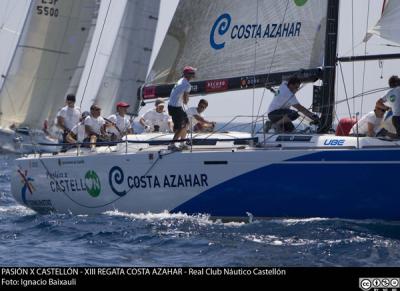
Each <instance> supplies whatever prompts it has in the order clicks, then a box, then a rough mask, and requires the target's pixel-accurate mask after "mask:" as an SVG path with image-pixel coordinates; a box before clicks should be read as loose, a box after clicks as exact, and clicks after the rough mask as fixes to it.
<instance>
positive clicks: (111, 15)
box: [77, 0, 127, 110]
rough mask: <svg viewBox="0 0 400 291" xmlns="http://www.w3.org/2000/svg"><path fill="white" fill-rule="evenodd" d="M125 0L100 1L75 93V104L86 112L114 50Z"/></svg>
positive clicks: (95, 94) (94, 96)
mask: <svg viewBox="0 0 400 291" xmlns="http://www.w3.org/2000/svg"><path fill="white" fill-rule="evenodd" d="M126 4H127V0H118V1H113V0H103V1H101V5H100V10H99V17H98V19H99V20H101V21H99V22H98V24H97V25H96V29H95V31H94V36H93V41H92V43H91V46H90V50H89V55H88V57H87V60H86V64H85V68H84V71H83V75H82V79H81V81H80V84H79V88H78V93H77V104H78V105H79V106H81V107H82V109H84V110H87V109H88V108H89V107H90V105H91V104H92V103H93V102H94V100H95V98H96V96H97V93H98V91H99V87H100V84H101V81H102V79H103V76H104V73H105V71H106V69H107V64H108V63H109V59H110V56H111V53H112V50H113V48H114V43H115V40H116V38H117V34H118V29H119V27H120V25H121V21H122V18H123V15H124V11H125V8H126Z"/></svg>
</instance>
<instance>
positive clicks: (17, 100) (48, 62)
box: [0, 0, 97, 128]
mask: <svg viewBox="0 0 400 291" xmlns="http://www.w3.org/2000/svg"><path fill="white" fill-rule="evenodd" d="M96 7H97V5H96V1H95V0H58V1H47V2H45V1H40V0H35V1H33V3H32V4H31V7H30V10H29V16H28V19H27V22H26V25H25V27H24V30H23V34H22V37H21V39H20V42H19V44H18V47H17V50H16V53H15V56H14V59H13V61H12V64H11V68H10V72H9V75H8V76H7V79H6V81H5V84H4V87H3V90H2V92H1V95H0V109H1V113H2V115H1V120H0V121H1V125H2V126H9V125H11V124H17V125H19V124H26V125H28V126H30V127H34V128H41V125H42V123H43V121H44V120H45V119H47V118H48V115H49V113H50V112H51V111H54V108H59V107H61V106H62V104H63V103H64V98H65V94H66V93H67V89H68V86H69V83H70V81H71V78H72V75H73V73H74V71H75V69H76V66H77V65H78V62H79V58H80V55H81V52H82V50H83V46H84V44H85V41H86V39H87V37H88V32H89V29H88V28H89V27H90V25H91V22H92V18H93V16H94V11H96V10H97V8H96Z"/></svg>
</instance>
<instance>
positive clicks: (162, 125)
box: [139, 98, 173, 132]
mask: <svg viewBox="0 0 400 291" xmlns="http://www.w3.org/2000/svg"><path fill="white" fill-rule="evenodd" d="M164 107H165V103H164V101H163V100H162V99H161V98H158V99H157V100H156V102H155V108H153V109H151V110H149V111H147V112H146V113H145V114H143V115H142V117H141V118H140V121H139V122H140V124H141V125H142V126H143V127H144V130H145V131H146V132H172V131H173V130H172V128H173V126H172V120H171V118H170V116H169V115H168V114H166V113H165V112H164Z"/></svg>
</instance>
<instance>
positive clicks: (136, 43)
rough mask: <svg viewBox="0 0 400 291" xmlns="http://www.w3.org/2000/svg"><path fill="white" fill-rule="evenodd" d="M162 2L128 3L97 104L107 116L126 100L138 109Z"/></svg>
mask: <svg viewBox="0 0 400 291" xmlns="http://www.w3.org/2000/svg"><path fill="white" fill-rule="evenodd" d="M159 7H160V0H147V1H142V0H128V3H127V6H126V9H125V13H124V17H123V20H122V22H121V26H120V28H119V31H118V36H117V39H116V41H115V44H114V47H113V51H112V54H111V57H110V60H109V63H108V66H107V70H106V72H105V75H104V78H103V80H102V84H101V87H100V88H99V91H98V94H97V98H96V103H98V104H99V105H100V106H101V107H102V108H103V115H104V116H107V115H109V114H110V113H112V112H113V111H115V104H116V103H117V102H119V101H125V102H127V103H129V104H130V105H131V107H130V111H131V112H136V110H137V108H138V107H139V100H138V99H137V90H138V88H139V87H140V86H141V85H143V84H144V83H145V80H146V75H147V71H148V67H149V62H150V57H151V52H152V48H153V42H154V37H155V32H156V26H157V20H158V13H159Z"/></svg>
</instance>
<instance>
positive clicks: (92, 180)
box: [85, 171, 101, 197]
mask: <svg viewBox="0 0 400 291" xmlns="http://www.w3.org/2000/svg"><path fill="white" fill-rule="evenodd" d="M85 185H86V191H87V192H88V193H89V194H90V196H92V197H98V196H99V195H100V192H101V184H100V179H99V176H97V174H96V172H95V171H88V172H87V173H86V175H85Z"/></svg>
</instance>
